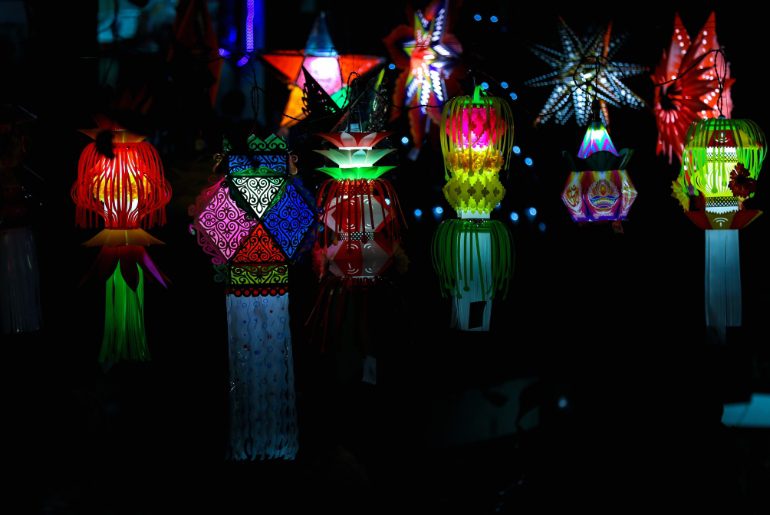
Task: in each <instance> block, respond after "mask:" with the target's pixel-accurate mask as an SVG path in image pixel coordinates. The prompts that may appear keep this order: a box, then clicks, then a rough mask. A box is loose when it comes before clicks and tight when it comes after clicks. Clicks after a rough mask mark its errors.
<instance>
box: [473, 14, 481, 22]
mask: <svg viewBox="0 0 770 515" xmlns="http://www.w3.org/2000/svg"><path fill="white" fill-rule="evenodd" d="M473 19H474V20H476V21H481V15H480V14H474V15H473Z"/></svg>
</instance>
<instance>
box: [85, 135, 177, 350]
mask: <svg viewBox="0 0 770 515" xmlns="http://www.w3.org/2000/svg"><path fill="white" fill-rule="evenodd" d="M83 132H84V133H85V134H88V135H89V136H91V137H93V138H94V139H95V140H96V141H95V142H92V143H89V144H88V145H87V146H86V148H85V149H84V150H83V152H82V153H81V155H80V162H79V163H78V178H77V181H75V184H74V185H73V186H72V192H71V193H72V199H73V200H74V201H75V204H76V205H77V210H76V223H77V225H78V226H80V227H83V228H91V227H95V226H97V225H99V222H98V219H99V218H101V219H102V220H103V222H104V229H102V231H101V232H99V234H97V235H96V236H94V237H93V238H91V239H90V240H88V241H87V242H86V243H85V245H86V246H89V247H94V246H99V247H101V249H100V251H99V256H98V258H97V264H96V270H97V271H98V273H99V275H100V276H102V277H104V278H106V280H107V293H106V310H105V321H104V339H103V343H102V349H101V352H100V354H99V361H100V362H102V363H115V362H117V361H120V360H126V359H127V360H136V361H146V360H148V359H149V352H148V350H147V337H146V335H145V331H144V274H145V272H148V273H150V274H151V275H152V276H153V277H155V278H156V279H157V280H158V281H159V282H160V283H161V284H162V285H164V286H165V285H166V282H165V280H164V278H163V275H162V274H161V273H160V271H159V270H158V269H157V268H156V267H155V264H154V263H153V262H152V260H151V259H150V256H149V254H147V251H146V250H145V247H147V246H149V245H155V244H160V243H162V242H161V241H159V240H157V239H155V238H153V237H152V236H150V234H148V233H147V232H145V231H144V229H146V228H150V227H154V226H156V225H163V224H165V222H166V213H165V206H166V204H168V201H169V200H170V198H171V187H170V186H169V184H168V181H166V179H165V178H164V177H163V164H162V163H161V160H160V156H159V155H158V152H157V151H156V150H155V148H154V147H153V146H152V145H151V144H150V143H148V142H146V141H144V137H143V136H138V135H136V134H132V133H130V132H128V131H126V130H123V129H120V128H116V127H108V128H104V129H103V130H91V131H83Z"/></svg>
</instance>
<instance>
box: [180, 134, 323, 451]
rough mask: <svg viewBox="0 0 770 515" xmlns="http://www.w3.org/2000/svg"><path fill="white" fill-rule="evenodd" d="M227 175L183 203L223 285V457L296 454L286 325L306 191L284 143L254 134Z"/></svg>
mask: <svg viewBox="0 0 770 515" xmlns="http://www.w3.org/2000/svg"><path fill="white" fill-rule="evenodd" d="M248 146H249V150H250V152H249V153H247V154H239V153H233V152H232V151H231V150H232V149H231V148H229V144H226V145H225V147H226V148H225V150H226V152H227V154H226V156H225V159H226V166H227V173H226V175H225V176H224V177H221V178H220V179H219V180H217V182H216V183H214V185H213V186H211V187H209V188H207V189H206V190H204V191H203V192H202V193H201V195H200V196H199V197H198V199H197V200H196V203H195V205H194V206H192V207H191V208H190V213H191V214H192V215H193V216H194V221H193V225H192V227H193V229H194V232H195V233H196V235H197V238H198V243H199V244H200V245H201V247H202V248H203V250H204V251H205V252H206V253H207V254H209V255H210V256H211V258H212V259H211V260H212V263H213V264H214V266H215V269H216V271H217V279H218V280H219V281H221V282H224V283H225V285H226V289H225V293H226V302H227V325H228V344H229V357H230V389H229V395H230V456H231V458H232V459H234V460H254V459H258V458H259V459H264V458H283V459H294V457H295V456H296V454H297V445H298V443H297V415H296V408H295V394H294V371H293V360H292V348H291V332H290V327H289V311H288V306H289V285H288V280H289V279H288V272H289V267H288V265H289V263H290V262H292V261H293V260H295V259H296V258H297V257H298V256H299V255H300V253H301V252H302V250H304V249H305V248H306V247H307V246H308V244H307V243H306V236H307V235H308V233H310V232H311V231H310V229H311V228H312V226H313V222H314V213H313V210H312V208H311V206H312V198H310V195H309V193H308V192H307V191H306V190H305V188H304V187H303V186H302V182H301V180H300V179H299V177H297V176H296V175H295V174H296V170H294V171H292V170H293V169H292V166H293V163H291V161H290V156H289V152H288V150H287V147H286V143H285V142H284V140H283V139H281V138H279V137H278V136H275V135H271V136H269V137H268V138H267V139H265V140H261V139H259V138H257V137H255V136H251V137H250V138H249V141H248Z"/></svg>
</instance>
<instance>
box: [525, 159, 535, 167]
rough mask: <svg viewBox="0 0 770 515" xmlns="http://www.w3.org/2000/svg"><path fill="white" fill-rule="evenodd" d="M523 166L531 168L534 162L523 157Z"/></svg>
mask: <svg viewBox="0 0 770 515" xmlns="http://www.w3.org/2000/svg"><path fill="white" fill-rule="evenodd" d="M524 164H525V165H527V166H532V165H533V164H535V162H534V161H532V158H531V157H525V158H524Z"/></svg>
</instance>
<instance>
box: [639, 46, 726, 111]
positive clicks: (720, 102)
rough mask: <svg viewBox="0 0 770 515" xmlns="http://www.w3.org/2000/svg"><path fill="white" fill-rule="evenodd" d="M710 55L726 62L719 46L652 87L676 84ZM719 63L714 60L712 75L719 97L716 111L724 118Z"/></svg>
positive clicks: (718, 60)
mask: <svg viewBox="0 0 770 515" xmlns="http://www.w3.org/2000/svg"><path fill="white" fill-rule="evenodd" d="M711 54H715V55H716V56H719V55H721V56H722V59H721V62H725V61H726V57H725V48H724V47H722V46H720V47H719V48H713V49H711V50H709V51H708V52H704V53H703V54H702V55H701V56H700V57H698V58H697V59H696V60H695V61H693V63H692V64H691V65H690V66H688V67H687V68H685V69H684V71H683V72H681V73H680V74H678V75H677V76H676V77H674V78H673V79H669V80H665V81H663V82H656V83H655V84H654V86H655V87H656V88H658V87H661V86H665V85H667V84H673V83H674V82H677V81H678V80H680V79H681V78H682V77H684V76H686V75H687V74H688V73H690V72H691V71H693V70H695V69H696V68H697V67H698V65H700V63H701V62H703V60H704V59H705V58H706V57H708V56H709V55H711ZM719 63H720V59H718V58H717V59H714V66H713V69H714V73H715V74H716V78H717V86H718V88H717V89H718V90H719V93H718V94H719V96H718V97H717V110H718V111H719V116H724V114H723V113H722V104H723V100H722V93H723V92H724V90H725V74H723V73H720V70H719ZM708 69H709V68H702V69H698V71H699V72H703V71H705V70H708Z"/></svg>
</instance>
